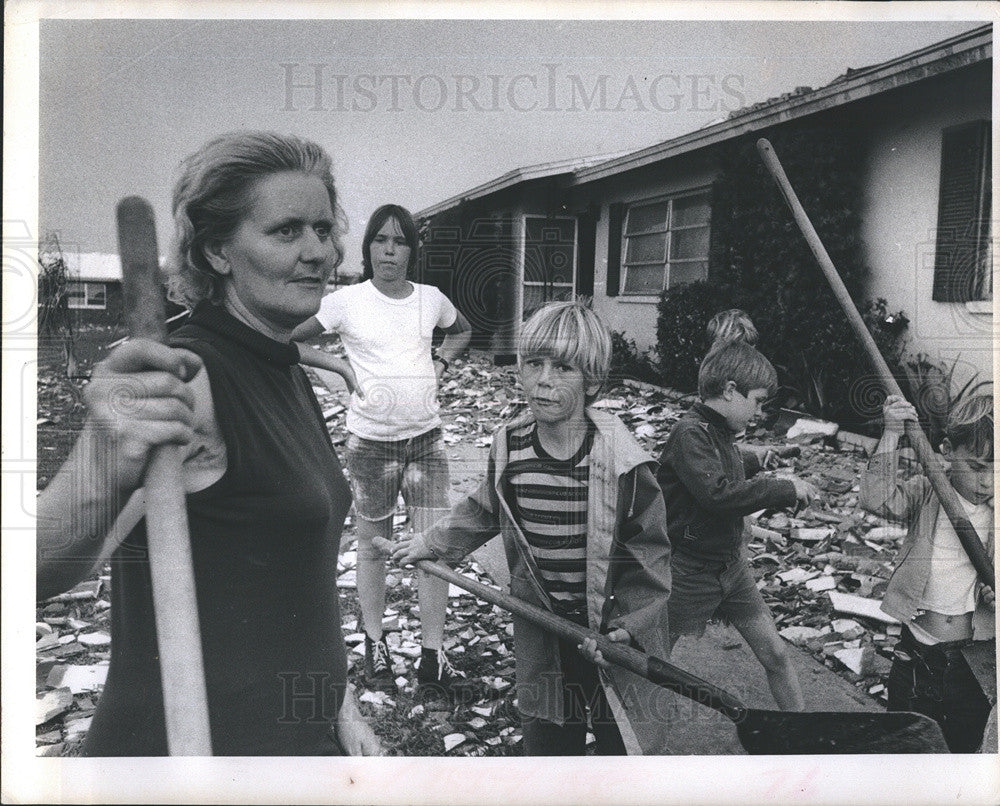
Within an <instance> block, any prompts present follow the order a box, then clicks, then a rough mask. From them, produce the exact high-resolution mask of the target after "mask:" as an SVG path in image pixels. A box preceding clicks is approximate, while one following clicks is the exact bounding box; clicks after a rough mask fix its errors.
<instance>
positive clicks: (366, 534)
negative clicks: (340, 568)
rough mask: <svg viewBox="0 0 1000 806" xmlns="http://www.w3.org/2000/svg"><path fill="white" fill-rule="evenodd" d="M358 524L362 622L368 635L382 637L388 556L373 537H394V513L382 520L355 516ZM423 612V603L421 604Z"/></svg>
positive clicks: (358, 576)
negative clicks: (378, 547)
mask: <svg viewBox="0 0 1000 806" xmlns="http://www.w3.org/2000/svg"><path fill="white" fill-rule="evenodd" d="M356 522H357V526H358V573H357V585H358V604H359V605H360V607H361V622H362V624H363V625H364V630H365V632H366V633H367V634H368V637H369V638H371V639H372V640H373V641H378V640H379V639H380V638H381V637H382V617H383V616H384V615H385V557H384V556H383V555H382V553H381V552H380V551H378V550H377V549H376V548H375V547H374V546H373V545H372V540H373V539H374V538H376V537H381V538H383V539H385V540H389V539H390V538H391V537H392V517H391V516H390V517H388V518H383V519H382V520H380V521H366V520H365V519H364V518H361V517H358V518H357V519H356ZM420 610H421V613H423V605H421V608H420Z"/></svg>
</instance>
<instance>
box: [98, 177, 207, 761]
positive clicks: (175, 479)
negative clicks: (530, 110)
mask: <svg viewBox="0 0 1000 806" xmlns="http://www.w3.org/2000/svg"><path fill="white" fill-rule="evenodd" d="M117 222H118V251H119V254H120V256H121V263H122V286H123V293H124V298H125V299H124V307H125V316H126V319H127V322H128V329H129V333H130V335H131V336H133V337H137V338H145V339H151V340H153V341H158V342H165V341H166V337H167V330H166V325H165V321H164V320H165V316H164V309H163V298H162V293H161V291H160V283H159V279H158V272H159V256H158V251H157V247H156V226H155V223H154V219H153V210H152V208H151V207H150V205H149V203H148V202H147V201H146V200H145V199H142V198H140V197H138V196H130V197H128V198H126V199H122V200H121V201H120V202H119V203H118V209H117ZM143 485H144V487H145V494H146V534H147V543H148V550H149V569H150V577H151V580H152V588H153V611H154V618H155V621H156V640H157V648H158V650H159V656H160V677H161V681H162V688H163V712H164V718H165V723H166V733H167V750H168V752H169V753H170V755H171V756H210V755H212V742H211V732H210V727H209V719H208V695H207V692H206V689H205V671H204V662H203V659H202V649H201V629H200V625H199V622H198V599H197V595H196V591H195V582H194V569H193V563H192V558H191V540H190V533H189V531H188V520H187V505H186V502H185V495H184V477H183V475H182V472H181V453H180V448H179V447H178V446H175V445H163V446H160V447H158V448H156V449H155V450H154V451H153V452H152V453H151V455H150V457H149V463H148V464H147V467H146V474H145V479H144V482H143Z"/></svg>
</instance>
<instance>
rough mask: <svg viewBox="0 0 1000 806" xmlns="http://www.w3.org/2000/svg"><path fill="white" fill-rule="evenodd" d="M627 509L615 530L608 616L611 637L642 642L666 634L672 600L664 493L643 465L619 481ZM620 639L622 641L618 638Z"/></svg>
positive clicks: (651, 473) (647, 468) (648, 469)
mask: <svg viewBox="0 0 1000 806" xmlns="http://www.w3.org/2000/svg"><path fill="white" fill-rule="evenodd" d="M623 484H624V486H625V490H626V495H627V496H628V499H629V501H630V505H629V511H628V512H627V513H626V516H625V518H623V519H622V522H621V524H620V526H619V528H618V535H617V539H616V541H615V548H614V552H613V554H612V557H611V564H612V568H611V571H612V593H613V594H614V600H613V601H612V606H611V608H610V610H609V611H608V613H607V619H606V620H607V624H606V627H607V630H608V634H609V637H611V633H613V632H614V631H615V630H618V629H620V630H624V631H626V632H627V633H628V635H629V636H630V637H631V638H633V639H637V638H639V637H640V636H642V640H643V642H644V643H645V642H646V640H647V639H648V638H649V637H650V636H656V635H659V634H662V635H666V631H667V621H666V619H667V611H666V603H667V599H668V598H669V596H670V538H668V537H667V513H666V507H665V506H664V504H663V495H662V494H661V492H660V487H659V485H658V484H657V482H656V478H655V477H654V476H653V472H652V470H650V468H649V467H648V466H646V465H642V466H640V467H638V468H636V469H635V470H634V471H632V473H630V474H628V475H627V476H625V477H624V479H623ZM619 640H620V639H619Z"/></svg>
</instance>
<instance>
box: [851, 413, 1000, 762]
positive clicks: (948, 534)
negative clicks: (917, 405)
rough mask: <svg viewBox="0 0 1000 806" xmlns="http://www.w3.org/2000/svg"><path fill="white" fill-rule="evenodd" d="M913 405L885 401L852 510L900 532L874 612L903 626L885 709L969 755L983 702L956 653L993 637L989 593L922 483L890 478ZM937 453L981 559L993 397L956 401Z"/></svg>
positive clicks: (987, 521) (988, 510) (986, 537)
mask: <svg viewBox="0 0 1000 806" xmlns="http://www.w3.org/2000/svg"><path fill="white" fill-rule="evenodd" d="M916 419H917V413H916V411H915V410H914V408H913V406H912V405H910V404H909V403H907V402H906V401H905V400H904V399H903V398H901V397H898V396H897V395H890V396H889V397H887V398H886V401H885V406H884V407H883V420H884V422H885V426H884V430H883V433H882V439H881V440H880V441H879V444H878V447H877V448H876V449H875V453H873V454H872V457H871V459H870V460H869V463H868V467H867V469H866V470H865V472H864V473H863V474H862V476H861V505H862V506H863V507H864V508H865V509H867V510H868V511H869V512H874V513H875V514H877V515H882V516H883V517H886V518H890V519H892V520H898V521H903V522H905V523H906V524H907V526H908V527H909V529H908V533H907V536H906V539H905V540H904V541H903V545H902V546H901V548H900V550H899V553H898V555H897V556H896V561H895V570H894V571H893V574H892V577H891V579H890V580H889V586H888V588H887V589H886V592H885V598H884V599H883V601H882V610H884V611H885V612H886V613H888V614H889V615H890V616H894V617H895V618H897V619H899V620H900V621H901V622H903V632H902V636H901V637H900V640H899V642H898V643H897V644H896V647H895V650H894V655H893V662H892V670H891V671H890V672H889V682H888V690H889V710H890V711H917V712H918V713H921V714H926V715H927V716H929V717H931V718H932V719H935V720H937V721H938V723H939V724H940V725H941V730H942V732H943V733H944V738H945V740H946V741H947V742H948V747H949V749H950V750H951V752H953V753H971V752H975V751H976V750H977V749H978V748H979V746H980V743H981V741H982V738H983V728H984V727H985V725H986V719H987V714H988V713H989V710H990V703H989V701H988V700H987V698H986V696H985V694H984V693H983V691H982V689H981V688H980V686H979V684H978V682H977V681H976V678H975V675H974V674H973V672H972V670H971V668H970V667H969V665H968V662H967V661H966V660H965V658H964V657H963V654H962V649H963V648H965V647H967V646H968V645H970V644H971V643H972V642H973V641H991V640H995V638H996V626H995V615H994V595H993V591H992V590H991V589H990V588H989V587H988V586H986V585H984V584H982V583H981V582H979V581H978V580H977V578H976V569H975V567H974V566H973V565H972V561H971V560H970V559H969V557H968V555H967V554H966V553H965V549H964V548H963V547H962V543H961V541H960V540H959V538H958V535H957V534H956V532H955V528H954V527H953V526H952V525H951V521H950V520H949V519H948V516H947V515H946V514H945V512H944V510H943V509H942V508H941V505H940V503H939V502H938V499H937V496H936V495H935V493H934V490H933V488H932V487H931V485H930V482H929V481H928V479H927V477H926V476H924V475H919V474H918V475H915V476H913V477H912V478H910V479H908V480H907V481H905V482H899V481H897V479H896V467H897V464H898V460H899V438H900V436H901V435H902V433H903V421H904V420H916ZM947 434H948V436H947V437H946V438H945V440H944V442H943V443H942V445H941V451H942V454H943V457H944V459H945V461H947V462H948V463H949V468H948V478H949V480H950V481H951V485H952V487H954V488H955V492H956V493H958V495H959V501H960V502H961V504H962V507H963V508H964V509H965V512H966V514H967V515H968V518H969V521H970V523H971V524H972V525H973V527H974V528H975V530H976V533H977V534H978V535H979V537H980V539H981V540H983V541H984V542H985V544H986V549H987V552H988V553H989V554H990V556H992V554H993V396H992V395H973V396H970V397H966V398H964V399H962V400H961V401H959V403H957V404H956V405H955V407H954V408H953V409H952V411H951V412H950V414H949V416H948V427H947Z"/></svg>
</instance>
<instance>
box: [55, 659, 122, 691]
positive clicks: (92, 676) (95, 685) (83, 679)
mask: <svg viewBox="0 0 1000 806" xmlns="http://www.w3.org/2000/svg"><path fill="white" fill-rule="evenodd" d="M107 678H108V664H107V663H98V664H94V665H93V666H66V665H58V666H53V667H52V671H51V672H49V675H48V677H47V678H46V680H45V685H47V686H49V687H50V688H60V687H63V686H65V687H66V688H68V689H69V690H70V691H71V692H72V693H73V694H82V693H83V692H85V691H97V690H98V689H100V688H102V687H103V686H104V682H105V680H107Z"/></svg>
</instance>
